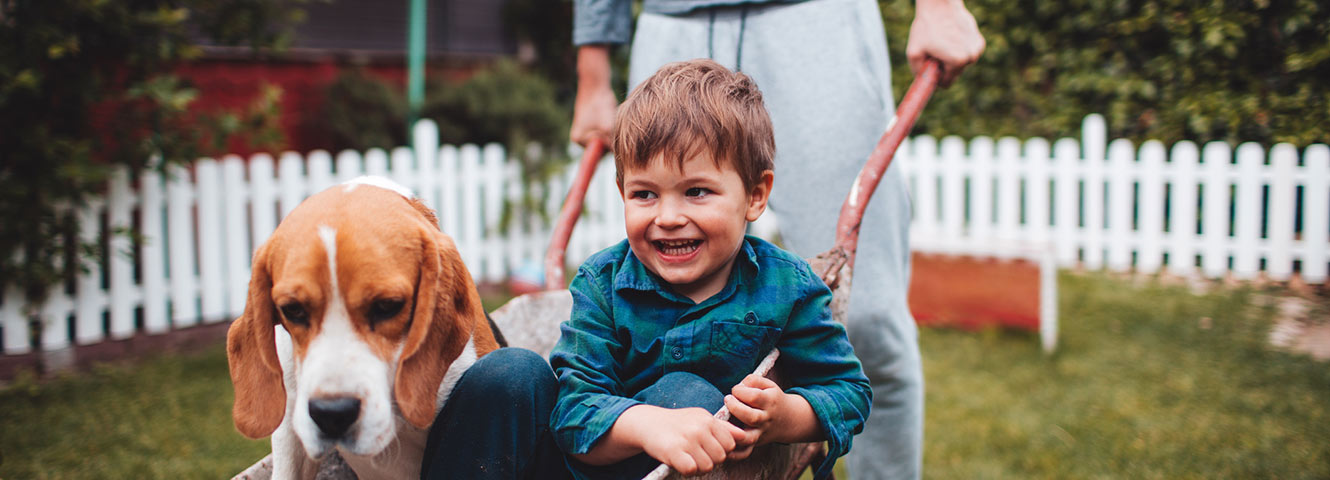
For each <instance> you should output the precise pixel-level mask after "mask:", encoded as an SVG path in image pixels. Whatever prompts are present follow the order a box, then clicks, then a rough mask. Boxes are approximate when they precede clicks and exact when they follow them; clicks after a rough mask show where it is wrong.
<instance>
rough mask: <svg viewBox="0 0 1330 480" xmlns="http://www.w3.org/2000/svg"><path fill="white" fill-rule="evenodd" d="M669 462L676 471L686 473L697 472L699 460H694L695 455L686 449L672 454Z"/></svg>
mask: <svg viewBox="0 0 1330 480" xmlns="http://www.w3.org/2000/svg"><path fill="white" fill-rule="evenodd" d="M669 464H670V468H673V469H674V471H676V472H679V473H682V474H684V475H692V474H694V473H697V461H696V460H693V456H692V455H689V454H688V452H685V451H679V452H676V453H675V454H674V455H671V456H670V462H669Z"/></svg>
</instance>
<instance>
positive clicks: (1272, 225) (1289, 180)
mask: <svg viewBox="0 0 1330 480" xmlns="http://www.w3.org/2000/svg"><path fill="white" fill-rule="evenodd" d="M1297 165H1298V150H1297V149H1296V148H1294V147H1293V145H1289V144H1287V143H1281V144H1278V145H1275V147H1274V148H1273V149H1271V150H1270V173H1271V179H1270V189H1269V195H1270V202H1269V209H1267V210H1266V222H1267V223H1266V225H1267V228H1266V238H1267V239H1268V242H1269V245H1270V251H1269V254H1268V255H1267V256H1266V260H1265V271H1266V272H1268V273H1269V274H1270V278H1273V279H1275V280H1281V281H1283V280H1288V279H1289V278H1290V277H1292V276H1293V214H1294V213H1296V211H1295V210H1294V208H1295V207H1294V205H1295V203H1296V202H1297V194H1298V191H1297V186H1296V185H1294V182H1293V170H1294V169H1295V168H1297Z"/></svg>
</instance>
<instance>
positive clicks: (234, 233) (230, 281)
mask: <svg viewBox="0 0 1330 480" xmlns="http://www.w3.org/2000/svg"><path fill="white" fill-rule="evenodd" d="M221 191H222V192H226V193H225V195H223V196H222V201H223V204H222V205H223V206H224V208H223V216H224V217H225V218H224V219H223V220H224V222H225V225H226V229H225V230H224V231H222V232H219V233H220V235H218V238H220V239H222V240H224V242H223V243H225V246H226V250H225V252H226V305H225V313H224V314H223V317H221V319H222V320H226V319H230V318H235V317H237V316H239V315H240V313H241V312H242V311H244V310H245V300H246V297H247V296H248V290H249V260H250V253H249V237H250V235H249V224H250V221H249V217H248V215H247V213H248V212H247V208H248V206H249V205H248V204H249V202H248V201H247V200H248V199H249V198H250V197H251V196H253V194H254V192H253V191H252V190H250V188H249V186H248V185H247V184H246V183H245V160H244V159H242V158H240V156H238V155H227V156H226V157H223V158H222V188H221Z"/></svg>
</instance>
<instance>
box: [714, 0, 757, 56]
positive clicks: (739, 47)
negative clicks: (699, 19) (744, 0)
mask: <svg viewBox="0 0 1330 480" xmlns="http://www.w3.org/2000/svg"><path fill="white" fill-rule="evenodd" d="M707 13H708V21H707V58H710V59H712V60H715V59H716V47H715V42H714V40H715V37H716V9H715V8H709V9H707ZM747 25H748V4H743V5H741V6H740V10H739V41H738V43H737V44H736V45H735V47H734V71H736V72H742V71H743V54H744V30H745V29H746V27H747Z"/></svg>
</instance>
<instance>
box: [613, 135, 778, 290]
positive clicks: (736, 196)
mask: <svg viewBox="0 0 1330 480" xmlns="http://www.w3.org/2000/svg"><path fill="white" fill-rule="evenodd" d="M623 173H624V174H623V185H622V186H621V187H620V193H621V194H622V195H623V204H624V220H625V223H626V224H627V230H628V244H629V245H630V246H631V247H632V249H633V254H635V255H636V256H637V258H638V259H639V260H640V261H641V262H642V263H643V264H644V265H646V267H647V268H648V269H650V270H651V271H652V272H655V273H656V275H659V276H660V277H661V278H662V279H664V280H665V281H666V282H667V283H669V284H670V285H671V286H673V287H674V290H675V292H677V293H679V294H681V295H684V296H687V297H688V298H691V299H693V301H695V302H701V301H703V300H706V299H707V298H709V297H711V296H712V295H715V294H716V293H717V292H720V290H721V289H722V288H724V287H725V281H726V280H727V279H728V278H729V274H730V268H731V266H732V265H733V264H734V257H735V255H736V254H737V253H738V251H739V247H740V245H741V243H742V242H743V237H744V232H745V230H746V228H747V226H748V222H751V221H753V220H757V217H758V216H760V215H762V211H763V210H765V209H766V205H767V198H768V195H769V194H770V193H771V182H772V173H771V172H770V171H766V172H763V174H762V179H761V181H759V182H758V183H757V185H755V186H754V187H753V188H752V189H751V190H750V189H745V188H744V184H743V180H742V179H740V178H739V172H737V171H736V170H735V169H734V167H733V166H731V165H729V164H728V163H726V162H721V165H720V166H717V164H716V162H715V161H713V160H712V159H711V154H710V152H704V153H702V154H700V155H696V156H693V157H690V158H688V159H687V160H685V161H684V163H683V170H682V171H680V170H679V169H678V163H676V162H675V161H674V160H673V159H669V160H667V159H664V158H663V157H662V156H661V155H657V156H655V157H653V158H652V159H651V162H650V164H649V165H648V166H647V167H646V168H636V169H634V168H628V169H626V170H625V171H624V172H623Z"/></svg>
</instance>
